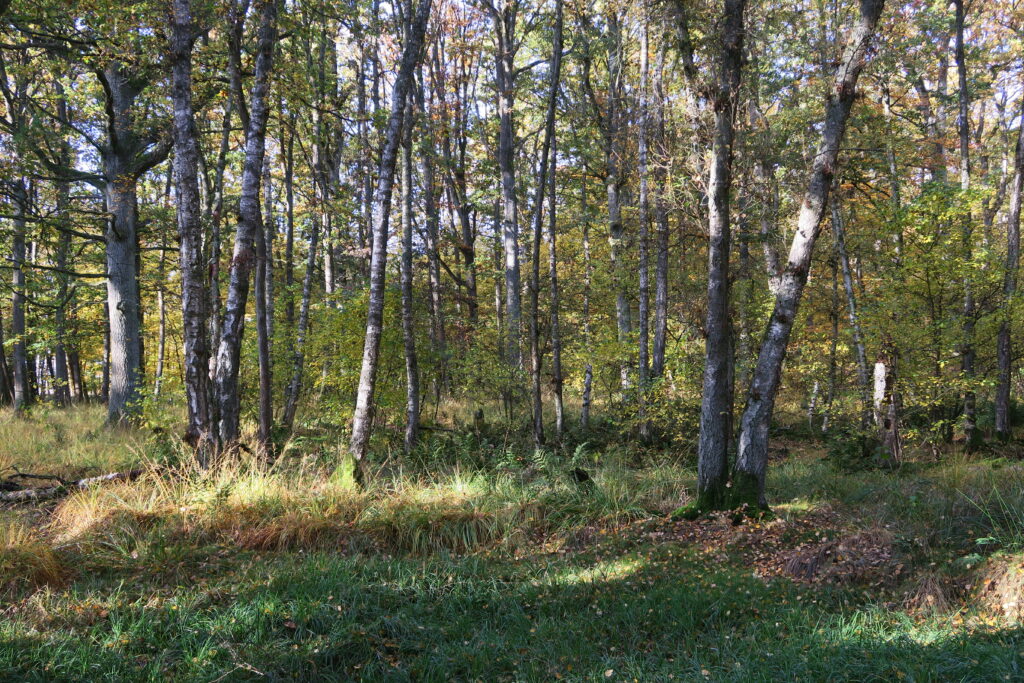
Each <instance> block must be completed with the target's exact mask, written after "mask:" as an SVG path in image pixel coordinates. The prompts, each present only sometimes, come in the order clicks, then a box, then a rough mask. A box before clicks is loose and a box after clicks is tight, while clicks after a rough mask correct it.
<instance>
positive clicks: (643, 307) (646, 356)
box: [637, 0, 651, 441]
mask: <svg viewBox="0 0 1024 683" xmlns="http://www.w3.org/2000/svg"><path fill="white" fill-rule="evenodd" d="M641 22H642V24H643V26H642V27H641V31H642V33H641V37H640V121H639V123H638V127H639V129H640V130H639V131H638V135H637V137H638V143H637V146H638V151H637V157H638V169H637V170H638V172H639V174H640V197H639V201H640V245H639V246H640V248H639V254H638V256H639V260H640V264H639V273H640V278H639V280H640V281H639V289H640V292H639V301H640V303H639V307H638V311H637V314H638V317H639V318H640V320H639V323H638V328H639V333H640V334H639V340H638V342H639V347H640V348H639V353H638V356H637V374H638V378H639V383H640V387H639V389H640V391H639V403H638V406H639V408H638V410H639V415H638V418H639V422H640V438H641V440H643V441H647V440H648V439H650V436H651V434H650V431H651V425H650V423H649V422H648V421H647V392H648V390H649V388H650V387H649V384H650V308H651V291H650V290H651V284H650V271H649V267H648V265H649V264H648V252H649V250H650V244H649V242H650V223H651V201H650V191H649V182H648V168H647V160H648V137H649V135H650V124H649V121H648V119H649V116H650V103H649V93H648V80H649V71H650V68H649V64H648V62H649V59H648V54H647V53H648V50H649V47H648V39H647V7H646V0H645V1H644V11H643V17H642V18H641Z"/></svg>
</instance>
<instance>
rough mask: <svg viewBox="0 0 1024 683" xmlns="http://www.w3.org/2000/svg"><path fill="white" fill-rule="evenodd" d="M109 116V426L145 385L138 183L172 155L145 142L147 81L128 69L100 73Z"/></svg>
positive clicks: (126, 413) (130, 409)
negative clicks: (142, 110) (140, 120)
mask: <svg viewBox="0 0 1024 683" xmlns="http://www.w3.org/2000/svg"><path fill="white" fill-rule="evenodd" d="M96 74H97V77H98V78H99V80H100V83H101V85H102V86H103V91H104V97H105V111H106V115H107V121H106V125H107V144H106V145H104V147H103V148H102V151H101V165H102V169H103V178H102V182H98V183H97V185H98V186H100V187H101V188H102V190H103V193H104V202H105V206H106V211H107V214H108V220H107V230H106V260H107V313H108V316H109V319H108V324H109V330H110V364H109V365H110V367H109V372H110V381H109V397H108V400H107V423H108V424H110V425H121V424H127V423H130V422H132V421H133V420H134V419H135V417H136V416H137V415H138V411H139V409H140V408H141V402H140V399H141V396H142V383H143V365H142V362H143V357H142V352H143V348H142V344H143V339H142V305H141V299H140V294H139V274H140V264H141V259H140V258H139V236H138V204H137V196H136V193H137V184H138V179H139V177H141V176H142V175H143V174H144V173H145V172H146V171H148V170H149V169H150V168H152V167H153V166H155V165H156V164H158V163H160V162H161V161H163V160H164V159H165V158H166V157H167V153H168V152H169V151H170V144H169V143H170V140H169V139H166V138H163V137H160V138H153V137H149V136H147V137H143V136H142V135H140V133H139V131H138V129H137V127H136V122H135V114H136V111H135V110H136V108H137V107H136V104H137V100H138V98H139V96H140V95H141V94H142V92H143V90H144V89H145V87H146V85H147V83H148V81H147V80H146V78H145V77H144V76H143V75H141V74H140V73H138V72H136V71H133V69H132V66H131V65H126V64H123V63H121V62H117V61H113V62H109V63H107V64H105V65H104V66H103V67H102V68H101V69H98V70H97V72H96Z"/></svg>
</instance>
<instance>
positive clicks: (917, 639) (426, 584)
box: [0, 545, 1024, 682]
mask: <svg viewBox="0 0 1024 683" xmlns="http://www.w3.org/2000/svg"><path fill="white" fill-rule="evenodd" d="M189 572H194V573H189ZM162 581H163V582H164V583H162V584H161V583H157V582H154V581H148V582H147V581H146V580H145V578H144V577H142V578H140V577H136V578H135V579H133V580H130V581H125V577H123V576H121V577H120V578H118V577H92V578H82V579H80V580H79V581H78V582H77V583H76V584H74V585H73V586H71V587H70V590H69V592H68V594H66V595H61V594H56V593H53V594H37V595H36V596H34V597H32V598H31V599H29V600H28V601H26V602H24V603H23V605H22V607H21V608H20V610H19V611H18V612H16V613H15V614H13V615H12V616H11V618H9V619H7V620H6V621H5V622H3V623H2V624H0V679H3V680H47V681H50V680H75V681H82V680H130V681H141V680H160V681H163V680H187V681H211V682H212V681H232V680H234V681H241V680H285V679H287V680H294V679H298V680H352V679H362V680H394V681H402V680H417V681H421V680H426V681H447V680H466V681H469V680H485V681H492V680H515V681H520V680H525V681H549V680H557V679H563V680H632V679H637V680H641V681H652V680H655V681H657V680H666V681H667V680H721V681H759V680H764V681H772V680H787V681H789V680H798V679H799V680H814V681H818V680H851V681H870V680H879V681H891V680H901V679H902V680H913V681H930V680H966V681H971V680H978V681H982V680H984V681H988V680H1000V679H1003V678H1004V677H1007V680H1019V679H1020V677H1021V676H1022V675H1024V672H1022V652H1021V650H1022V649H1024V631H1022V630H1021V629H1019V628H1001V629H989V630H985V631H973V632H968V631H966V630H964V629H962V628H960V629H957V628H955V627H954V626H953V625H952V623H951V621H950V620H949V619H947V618H932V619H927V620H924V621H919V622H918V621H915V620H913V619H911V618H909V617H907V616H906V615H904V614H902V613H900V612H899V611H896V610H892V609H888V608H887V607H886V605H885V604H883V603H879V602H874V601H872V600H870V599H868V597H866V594H865V593H856V592H852V591H840V590H837V589H829V588H822V587H820V586H819V587H816V588H813V589H812V588H809V587H804V586H798V585H795V584H793V583H792V582H789V581H786V580H777V581H773V582H770V583H768V584H765V583H764V582H762V581H761V580H759V579H757V578H754V577H753V576H752V575H751V574H750V572H749V570H748V569H747V568H744V567H742V566H737V565H735V564H731V563H729V562H716V561H713V560H711V559H710V558H708V557H704V556H702V555H701V554H700V552H699V550H698V549H693V548H682V547H679V546H674V545H664V546H652V547H646V548H642V549H641V552H629V553H622V552H620V551H617V550H616V551H608V552H607V554H605V555H602V554H600V552H598V553H589V554H586V555H578V556H574V557H568V558H567V557H560V556H535V557H532V558H530V559H528V560H523V561H513V560H509V559H501V558H492V559H488V558H484V557H480V556H471V557H464V558H444V557H434V558H429V559H416V558H388V557H385V556H355V557H343V556H339V555H334V554H315V555H306V554H302V553H267V554H262V555H257V554H252V553H240V554H239V555H237V556H235V557H231V558H226V559H224V560H223V561H222V562H219V563H215V564H213V565H211V566H208V567H206V568H201V567H193V568H188V570H187V571H182V572H180V573H179V574H178V575H177V578H176V579H173V580H171V581H170V582H167V579H166V576H165V578H164V579H163V580H162Z"/></svg>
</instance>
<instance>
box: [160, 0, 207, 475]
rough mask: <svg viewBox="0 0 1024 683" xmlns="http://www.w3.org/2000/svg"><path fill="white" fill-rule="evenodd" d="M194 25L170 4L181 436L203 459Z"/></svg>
mask: <svg viewBox="0 0 1024 683" xmlns="http://www.w3.org/2000/svg"><path fill="white" fill-rule="evenodd" d="M196 35H197V26H196V24H195V22H194V19H193V16H192V3H191V0H174V4H173V5H172V7H171V46H170V47H171V50H170V55H171V79H172V81H171V83H172V84H171V98H172V101H173V103H174V129H173V130H174V191H175V205H176V207H177V220H178V263H179V266H180V268H181V316H182V318H181V319H182V336H183V341H184V361H185V403H186V405H187V407H188V427H187V428H186V430H185V441H186V442H187V443H189V444H190V445H191V446H192V447H193V448H195V449H196V453H197V455H198V457H199V459H200V462H201V463H203V464H206V461H207V458H208V450H209V445H210V443H211V442H212V440H213V433H212V421H211V415H210V404H209V398H210V394H209V389H208V387H207V382H208V381H209V374H208V373H209V365H210V350H209V347H208V346H207V336H206V312H207V294H206V262H205V259H204V258H203V225H202V217H201V215H200V203H199V136H198V132H197V130H196V124H195V117H194V114H193V98H192V47H193V45H194V42H195V38H196Z"/></svg>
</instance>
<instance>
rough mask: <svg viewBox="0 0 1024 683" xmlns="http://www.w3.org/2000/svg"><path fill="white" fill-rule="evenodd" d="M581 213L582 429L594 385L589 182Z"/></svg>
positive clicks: (583, 186)
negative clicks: (591, 332)
mask: <svg viewBox="0 0 1024 683" xmlns="http://www.w3.org/2000/svg"><path fill="white" fill-rule="evenodd" d="M580 213H581V214H582V216H583V353H584V362H583V396H582V397H581V403H582V405H581V407H580V427H582V428H583V429H584V430H586V429H587V427H589V426H590V403H591V392H592V390H593V385H594V363H593V350H592V348H591V335H590V283H591V278H592V275H593V272H592V265H591V262H590V216H589V215H588V213H587V181H586V178H584V179H583V182H582V184H581V186H580Z"/></svg>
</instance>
